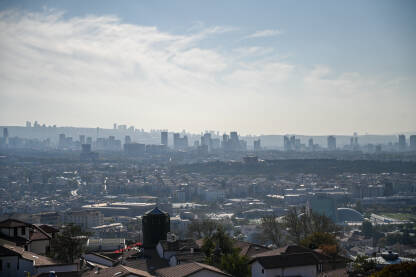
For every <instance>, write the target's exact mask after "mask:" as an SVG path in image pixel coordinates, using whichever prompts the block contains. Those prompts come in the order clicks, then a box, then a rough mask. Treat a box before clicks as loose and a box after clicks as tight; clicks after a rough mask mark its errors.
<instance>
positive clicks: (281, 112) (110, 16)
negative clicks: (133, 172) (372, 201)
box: [0, 0, 416, 135]
mask: <svg viewBox="0 0 416 277" xmlns="http://www.w3.org/2000/svg"><path fill="white" fill-rule="evenodd" d="M415 12H416V2H415V1H411V0H409V1H392V0H391V1H384V0H373V1H370V0H366V1H362V0H360V1H355V0H349V1H307V0H305V1H295V0H292V1H289V0H286V1H283V0H282V1H241V0H239V1H195V0H193V1H191V0H190V1H157V0H156V1H76V0H75V1H74V0H73V1H5V0H2V1H0V125H24V123H25V122H26V121H27V120H30V121H34V120H37V121H38V122H41V123H45V124H47V125H53V124H56V125H58V126H80V127H81V126H82V127H97V126H100V127H102V128H112V126H113V123H117V124H127V125H129V126H130V125H133V126H135V127H136V128H143V129H145V130H148V129H169V130H171V131H182V130H186V131H189V132H194V133H199V132H202V131H204V130H216V131H220V132H229V131H234V130H235V131H238V132H239V133H241V134H256V135H260V134H287V133H291V134H307V135H326V134H334V135H341V134H346V135H348V134H352V133H353V132H358V133H359V134H364V133H370V134H397V133H401V132H413V131H416V120H415V119H416V108H415V107H416V91H415V88H416V86H415V85H416V54H415V51H416V50H415V49H416V17H415V16H414V14H415Z"/></svg>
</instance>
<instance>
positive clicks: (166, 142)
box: [160, 131, 168, 146]
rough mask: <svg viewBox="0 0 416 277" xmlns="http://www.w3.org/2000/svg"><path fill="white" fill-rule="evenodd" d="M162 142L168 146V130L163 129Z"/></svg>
mask: <svg viewBox="0 0 416 277" xmlns="http://www.w3.org/2000/svg"><path fill="white" fill-rule="evenodd" d="M160 143H161V144H162V145H166V146H168V132H166V131H163V132H161V133H160Z"/></svg>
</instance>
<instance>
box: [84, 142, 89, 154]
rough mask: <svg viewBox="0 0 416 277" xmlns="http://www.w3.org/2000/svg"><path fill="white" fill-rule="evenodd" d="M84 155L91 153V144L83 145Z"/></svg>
mask: <svg viewBox="0 0 416 277" xmlns="http://www.w3.org/2000/svg"><path fill="white" fill-rule="evenodd" d="M82 153H84V154H87V153H91V144H85V143H84V144H82Z"/></svg>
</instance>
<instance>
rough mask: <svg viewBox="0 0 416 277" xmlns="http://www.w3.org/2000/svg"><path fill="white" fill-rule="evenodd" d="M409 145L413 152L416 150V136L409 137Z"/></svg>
mask: <svg viewBox="0 0 416 277" xmlns="http://www.w3.org/2000/svg"><path fill="white" fill-rule="evenodd" d="M409 144H410V149H411V150H416V135H411V136H410V137H409Z"/></svg>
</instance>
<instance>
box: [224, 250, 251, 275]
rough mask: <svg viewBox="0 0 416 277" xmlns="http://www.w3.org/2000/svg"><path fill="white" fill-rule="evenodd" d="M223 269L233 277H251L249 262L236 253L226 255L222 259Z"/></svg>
mask: <svg viewBox="0 0 416 277" xmlns="http://www.w3.org/2000/svg"><path fill="white" fill-rule="evenodd" d="M221 269H223V270H225V271H226V272H228V273H229V274H231V275H232V276H239V277H246V276H250V273H251V272H250V266H249V260H248V258H247V257H245V256H241V255H239V254H238V253H237V251H234V252H233V253H230V254H226V255H224V256H222V258H221Z"/></svg>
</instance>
